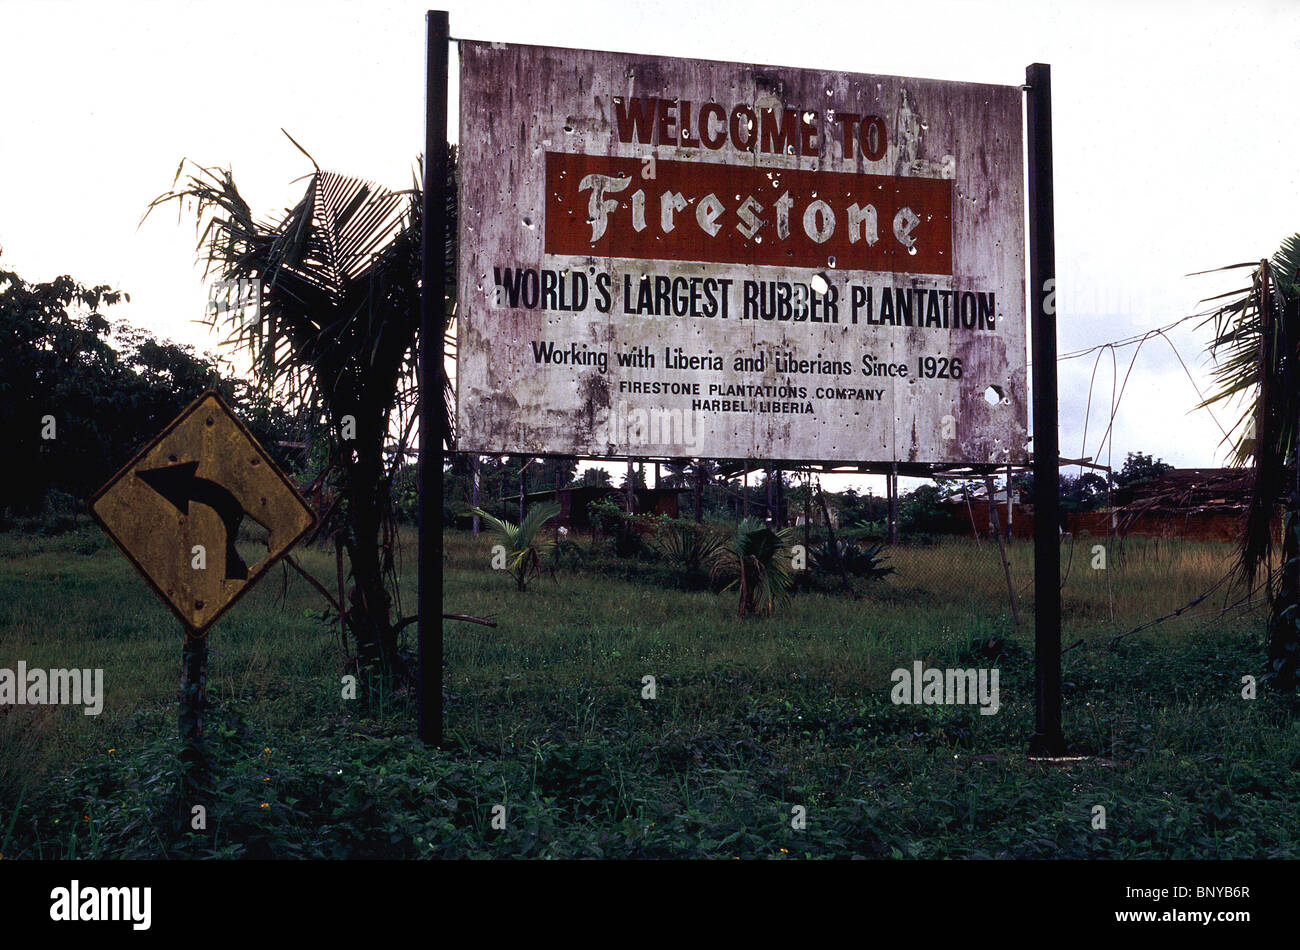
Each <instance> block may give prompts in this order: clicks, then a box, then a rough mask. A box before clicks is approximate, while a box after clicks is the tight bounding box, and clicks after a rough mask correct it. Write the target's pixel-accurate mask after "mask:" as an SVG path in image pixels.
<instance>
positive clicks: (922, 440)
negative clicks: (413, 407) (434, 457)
mask: <svg viewBox="0 0 1300 950" xmlns="http://www.w3.org/2000/svg"><path fill="white" fill-rule="evenodd" d="M460 61H461V82H460V103H461V118H460V123H461V127H460V164H459V180H460V196H459V197H460V234H459V242H460V245H459V248H460V249H459V255H460V256H459V277H458V280H459V297H458V307H459V309H458V314H457V322H458V328H457V334H458V335H457V342H458V359H457V372H456V389H457V397H458V405H457V430H456V448H457V449H460V450H464V451H472V452H482V453H491V454H499V453H506V452H519V453H525V454H538V455H540V454H550V453H554V454H562V455H580V456H613V457H623V456H668V457H704V458H762V459H771V460H790V461H840V462H869V461H884V462H887V461H900V462H968V463H988V462H995V463H1005V462H1008V461H1011V462H1020V461H1023V460H1024V459H1025V457H1026V451H1025V448H1026V445H1025V443H1026V403H1027V398H1026V392H1025V326H1026V321H1025V293H1024V220H1023V218H1024V188H1023V159H1022V142H1021V139H1022V136H1021V91H1020V87H1019V86H992V85H977V84H970V83H953V82H938V81H933V80H922V79H904V78H899V77H894V76H872V75H863V74H854V73H831V72H823V71H819V70H807V69H787V68H783V67H781V68H778V67H766V66H752V65H742V64H736V63H720V62H709V61H701V60H682V59H664V58H658V57H649V56H636V55H629V54H621V53H606V52H595V51H589V50H569V49H552V48H545V47H533V46H516V45H505V44H497V43H492V44H488V43H471V42H461V44H460Z"/></svg>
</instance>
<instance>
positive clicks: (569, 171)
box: [545, 152, 953, 275]
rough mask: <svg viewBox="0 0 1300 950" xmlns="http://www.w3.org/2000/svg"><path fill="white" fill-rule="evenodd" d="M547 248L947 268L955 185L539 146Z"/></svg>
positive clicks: (731, 260) (927, 270)
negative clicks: (546, 149)
mask: <svg viewBox="0 0 1300 950" xmlns="http://www.w3.org/2000/svg"><path fill="white" fill-rule="evenodd" d="M546 193H547V195H548V198H547V206H546V243H545V250H546V253H548V254H565V255H574V256H581V257H617V258H630V259H633V260H668V261H702V262H707V263H725V264H759V265H771V266H786V267H810V268H818V269H822V268H837V269H840V270H864V271H883V272H887V273H909V274H939V275H950V274H952V271H953V263H952V181H950V180H948V179H939V178H899V177H895V176H892V175H859V174H853V173H846V172H823V171H806V170H792V169H782V168H764V167H760V166H757V165H722V164H716V163H705V162H677V161H667V160H663V159H659V160H655V161H653V163H650V162H649V161H648V160H642V159H639V158H614V157H611V156H606V155H574V154H569V153H564V152H548V153H547V154H546Z"/></svg>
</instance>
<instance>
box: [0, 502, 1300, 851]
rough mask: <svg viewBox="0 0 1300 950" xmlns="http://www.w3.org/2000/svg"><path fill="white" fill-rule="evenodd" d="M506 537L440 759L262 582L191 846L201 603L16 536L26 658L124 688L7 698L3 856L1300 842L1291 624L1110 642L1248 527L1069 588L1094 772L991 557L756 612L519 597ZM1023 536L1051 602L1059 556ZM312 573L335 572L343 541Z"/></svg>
mask: <svg viewBox="0 0 1300 950" xmlns="http://www.w3.org/2000/svg"><path fill="white" fill-rule="evenodd" d="M404 540H405V541H406V543H407V544H409V545H413V543H414V537H413V535H412V534H410V533H407V534H406V535H405V538H404ZM492 543H493V540H492V539H491V538H490V537H489V536H487V535H483V536H480V537H477V538H475V537H472V536H471V535H469V534H468V533H467V532H460V531H455V532H448V534H447V535H446V538H445V554H446V561H445V575H444V577H445V585H446V586H445V597H446V601H447V603H448V604H449V605H452V604H454V605H456V609H459V610H464V611H466V612H468V613H471V614H474V615H476V616H486V615H489V614H490V615H493V616H494V617H495V619H496V621H497V622H498V626H497V627H496V628H487V627H480V626H475V625H465V626H458V627H457V629H456V632H455V635H454V636H449V637H448V638H447V670H448V672H447V727H448V735H449V737H450V743H449V747H448V749H446V750H445V751H441V752H438V751H431V750H428V749H425V748H424V747H422V746H421V745H419V744H418V743H417V742H416V741H415V740H414V738H413V737H412V736H413V731H414V726H413V710H412V708H411V698H410V697H409V696H408V695H402V694H398V693H392V694H389V695H388V698H387V703H388V705H387V706H375V707H374V708H373V709H372V710H371V711H370V712H368V713H363V712H362V711H361V710H360V709H358V708H357V707H356V706H355V704H353V703H350V702H348V701H345V700H342V699H341V698H340V693H339V676H340V673H341V672H342V670H343V662H344V651H343V650H342V649H341V648H340V645H339V641H338V633H337V628H336V627H335V626H334V625H327V624H325V623H323V622H322V621H321V619H320V613H319V598H318V596H317V595H316V594H315V592H314V591H312V590H311V589H310V588H309V587H308V586H307V585H306V584H304V583H303V582H301V580H299V579H298V578H296V577H294V576H293V575H286V576H287V577H288V578H289V579H288V582H287V588H282V579H281V575H280V573H279V572H278V571H277V572H276V574H275V575H273V576H271V577H268V578H267V579H265V580H264V582H263V583H262V584H261V585H259V587H258V588H256V589H255V590H253V591H252V592H250V594H249V595H248V596H247V597H246V598H245V599H244V600H242V601H241V602H240V603H239V604H238V605H236V607H235V608H234V609H233V610H232V611H231V612H230V614H228V615H227V617H226V618H225V619H223V620H222V622H221V624H219V625H218V627H217V628H216V629H215V630H214V632H213V635H212V647H213V654H212V659H211V669H210V673H211V680H210V686H209V695H210V697H211V698H212V700H213V702H214V703H215V705H216V707H217V710H218V711H217V712H215V713H214V714H213V716H212V717H211V718H210V720H209V722H210V727H209V740H210V742H211V744H212V750H213V753H214V755H215V756H216V758H217V760H218V770H217V774H218V782H219V785H218V788H217V790H216V793H215V795H214V798H213V800H212V802H211V811H210V821H209V829H210V831H209V832H208V833H207V834H206V835H200V834H198V833H188V834H186V835H184V836H176V835H174V834H173V833H172V832H171V831H170V830H169V828H168V827H167V826H166V822H165V819H167V818H170V815H171V812H170V811H169V810H168V809H169V805H170V802H169V801H168V795H169V793H170V789H171V787H172V786H173V785H174V777H175V776H174V769H175V751H176V745H177V743H176V739H175V734H176V719H175V696H176V686H177V675H178V674H177V657H178V653H179V650H180V642H179V637H178V634H177V631H176V629H175V624H174V622H173V621H172V619H171V617H170V615H169V614H168V613H167V612H166V610H165V609H164V608H163V607H161V606H160V605H159V604H158V603H157V602H156V599H155V598H154V596H153V594H152V593H151V592H150V591H149V590H148V588H147V586H146V585H144V584H143V583H142V582H140V580H139V579H138V578H137V577H135V575H134V573H133V571H132V568H131V567H130V565H129V564H127V563H126V562H125V560H124V559H123V558H121V557H120V555H118V554H117V552H116V551H115V550H113V549H112V547H111V545H108V544H107V543H106V542H105V539H104V538H103V536H102V534H101V533H99V532H98V531H96V530H95V529H89V528H85V527H82V528H80V529H77V530H73V531H70V532H67V533H65V534H62V535H60V536H57V537H46V536H42V535H39V534H33V535H17V534H7V535H0V667H12V666H13V665H14V664H15V662H16V661H17V659H18V658H22V659H25V660H26V661H27V662H28V663H29V664H30V665H58V666H64V665H69V664H70V663H76V664H78V665H83V666H102V667H104V668H105V678H106V686H107V697H106V704H105V711H104V714H103V715H102V716H100V717H98V718H92V717H87V716H84V715H82V713H81V712H80V710H78V709H61V710H53V709H50V708H48V707H15V708H11V709H9V711H8V712H6V713H4V714H3V715H0V854H3V855H4V859H5V860H10V859H15V858H17V859H21V858H29V857H33V858H34V857H45V858H51V857H70V856H76V857H161V856H164V855H170V856H173V857H186V856H189V857H199V856H221V857H266V858H270V857H325V858H345V857H352V858H357V857H393V858H405V857H462V856H463V857H615V858H627V857H633V858H645V857H672V858H681V857H702V856H703V857H717V858H727V859H730V858H733V857H740V858H772V859H785V858H802V857H826V858H832V857H834V858H841V857H848V856H853V855H861V856H866V857H883V858H888V857H903V858H910V857H921V858H942V857H1072V858H1092V857H1116V858H1126V857H1131V858H1214V857H1218V858H1241V857H1252V858H1294V857H1300V816H1297V814H1296V811H1295V809H1294V802H1295V800H1296V798H1297V795H1300V735H1298V734H1297V730H1296V729H1295V727H1294V724H1293V720H1292V719H1290V718H1289V717H1288V716H1287V715H1285V712H1284V711H1283V710H1281V709H1279V708H1278V706H1277V704H1276V703H1275V701H1274V700H1273V698H1272V697H1271V696H1269V695H1268V694H1267V693H1264V694H1261V698H1260V699H1259V700H1258V701H1254V702H1252V701H1247V700H1243V699H1242V698H1241V692H1240V691H1241V676H1242V675H1244V674H1247V673H1257V672H1259V667H1260V662H1259V651H1260V640H1259V631H1260V629H1261V624H1260V618H1261V616H1262V614H1261V612H1260V611H1258V610H1256V611H1254V612H1250V613H1246V614H1237V613H1227V614H1221V613H1220V612H1219V608H1220V607H1221V606H1222V605H1221V604H1218V603H1213V604H1212V603H1210V602H1206V603H1204V604H1202V605H1201V606H1200V607H1199V608H1197V609H1196V610H1194V611H1191V612H1188V613H1186V614H1184V615H1183V616H1181V617H1180V618H1178V619H1177V620H1173V621H1170V622H1169V623H1167V624H1163V625H1160V626H1157V627H1155V628H1152V629H1150V630H1147V631H1144V632H1142V633H1140V634H1137V635H1134V636H1131V637H1127V638H1124V639H1121V640H1120V641H1119V642H1118V643H1117V644H1115V646H1114V647H1113V648H1112V647H1111V646H1110V641H1111V638H1112V637H1113V636H1114V635H1115V634H1117V633H1122V632H1124V631H1126V630H1128V629H1130V627H1131V626H1135V625H1136V624H1138V623H1140V622H1142V621H1145V620H1149V619H1152V617H1153V616H1158V615H1160V614H1163V613H1168V612H1170V611H1172V610H1173V609H1175V608H1177V607H1179V606H1182V605H1183V604H1185V603H1186V602H1187V601H1189V600H1191V599H1192V597H1194V596H1196V595H1197V594H1199V593H1200V592H1202V591H1203V590H1204V589H1205V588H1206V587H1208V586H1209V585H1210V584H1212V583H1213V582H1214V580H1216V579H1217V578H1218V576H1219V574H1220V573H1221V570H1222V565H1223V562H1224V560H1225V558H1226V557H1228V556H1229V555H1230V553H1231V552H1230V549H1229V548H1228V546H1227V545H1222V544H1208V543H1207V544H1192V543H1183V542H1173V543H1170V542H1160V543H1156V542H1144V541H1136V540H1129V541H1127V542H1125V543H1124V545H1123V546H1122V547H1121V548H1120V549H1119V550H1116V551H1114V552H1113V553H1112V558H1111V561H1110V563H1111V566H1112V571H1113V576H1112V584H1111V587H1112V593H1113V596H1114V603H1115V612H1116V617H1117V621H1116V622H1114V623H1112V622H1111V621H1110V620H1109V605H1108V600H1107V588H1106V581H1105V578H1104V577H1102V576H1101V574H1102V572H1099V571H1090V570H1084V571H1080V570H1077V564H1076V570H1074V571H1073V572H1067V573H1066V576H1067V583H1066V589H1065V592H1064V614H1065V616H1064V636H1065V639H1066V642H1067V643H1074V642H1075V641H1076V640H1082V641H1083V642H1082V644H1081V645H1080V646H1078V647H1077V648H1074V649H1071V650H1069V651H1067V653H1066V654H1065V690H1066V693H1065V706H1064V710H1065V731H1066V735H1067V736H1068V737H1069V738H1070V739H1071V740H1072V741H1074V742H1075V743H1077V744H1078V746H1079V748H1080V751H1082V752H1084V753H1087V754H1088V755H1090V756H1091V757H1090V758H1089V759H1086V760H1084V761H1079V762H1072V763H1068V764H1065V765H1063V766H1059V767H1048V766H1042V765H1034V764H1030V763H1028V762H1027V761H1026V760H1025V757H1024V752H1025V741H1026V737H1027V736H1028V735H1029V733H1030V732H1031V731H1032V727H1033V695H1032V652H1033V651H1032V643H1031V642H1030V639H1031V635H1030V634H1025V635H1023V636H1021V637H1017V636H1016V634H1015V633H1014V628H1013V625H1012V622H1011V618H1010V616H1009V613H1008V610H1007V606H1006V594H1005V586H1004V581H1003V578H1002V574H1001V565H1000V564H999V563H998V560H997V557H996V555H995V553H994V550H995V549H994V548H993V547H992V546H990V545H987V544H985V545H983V546H980V545H977V544H976V543H974V542H973V541H971V540H969V539H951V540H948V541H944V542H942V543H939V544H936V545H933V546H911V545H900V546H898V547H895V548H893V549H892V550H891V551H890V561H891V563H892V564H896V565H897V567H898V572H897V573H896V574H892V575H889V576H887V577H885V578H883V579H881V580H880V581H878V582H876V583H873V584H872V585H871V586H870V587H869V588H866V590H865V596H864V597H863V599H861V600H856V601H855V600H851V599H849V598H846V597H844V596H842V595H838V594H835V595H828V594H820V593H811V594H807V595H800V596H798V597H795V598H793V599H792V600H791V601H790V602H789V603H788V604H787V606H786V609H785V610H783V611H781V612H779V613H777V614H776V615H775V616H773V617H771V618H766V617H749V618H746V619H744V620H742V619H741V618H739V617H738V616H737V612H736V607H735V601H733V600H732V599H731V597H730V596H728V597H726V598H720V597H718V596H716V595H714V594H712V593H709V592H700V591H687V590H680V589H677V588H676V586H675V585H673V584H672V583H671V582H669V583H668V584H666V585H661V583H660V581H661V580H664V579H668V578H670V577H671V575H669V574H665V575H664V577H662V578H661V577H659V576H657V575H656V576H655V577H653V578H652V579H643V578H641V577H640V576H639V575H637V574H635V573H634V572H629V574H628V575H626V576H625V577H613V576H610V575H609V574H608V573H606V569H607V568H608V567H609V566H610V565H612V564H615V563H617V562H618V559H617V558H615V557H614V556H613V555H612V553H608V552H606V553H602V552H601V550H591V549H590V545H589V543H587V542H584V544H585V545H586V546H587V548H588V560H587V561H582V562H580V561H575V562H574V564H573V566H572V567H569V568H562V569H561V570H559V571H558V572H557V576H556V578H555V579H554V580H551V579H550V578H548V577H542V578H541V579H539V580H537V581H536V582H535V583H534V584H532V585H530V588H529V591H528V595H527V596H526V597H515V596H503V591H508V590H509V589H510V586H511V582H510V580H509V579H508V578H506V577H504V576H503V575H502V574H500V573H497V572H492V571H491V570H490V567H489V564H490V560H491V545H492ZM606 546H607V542H601V543H600V544H599V545H598V548H600V549H603V548H605V547H606ZM1066 547H1067V551H1066V552H1065V554H1064V555H1063V557H1064V558H1066V559H1068V557H1069V552H1068V544H1067V545H1066ZM1009 554H1010V557H1011V561H1012V566H1013V576H1014V577H1015V579H1016V583H1017V586H1018V587H1021V588H1022V589H1023V588H1024V587H1025V586H1027V585H1028V584H1029V581H1030V576H1031V575H1030V563H1031V549H1030V547H1029V546H1028V545H1026V544H1020V543H1013V544H1012V545H1011V546H1010V548H1009ZM299 557H300V559H301V561H302V563H303V564H304V566H306V567H308V568H309V569H312V570H315V571H317V572H318V573H322V574H327V573H328V572H329V571H330V570H331V569H332V567H333V552H332V551H330V550H320V549H316V548H307V549H305V550H300V551H299ZM1077 558H1078V555H1076V560H1077ZM401 563H402V565H403V570H404V571H406V572H408V575H407V577H406V580H407V581H408V582H410V581H412V580H413V574H414V570H415V558H414V557H413V556H409V555H408V556H407V557H406V558H404V559H403V560H402V561H401ZM624 563H627V562H624ZM282 592H283V602H281V594H282ZM55 600H58V602H59V603H60V604H62V605H63V606H62V608H61V610H60V611H59V612H57V613H52V612H51V611H50V610H49V609H48V605H49V603H51V602H53V601H55ZM1024 619H1025V622H1026V624H1027V625H1029V624H1028V618H1024ZM1029 626H1030V627H1031V625H1029ZM990 644H992V646H990ZM913 659H921V660H922V661H923V662H925V663H926V664H927V665H939V666H946V665H958V666H970V665H977V666H985V665H993V664H996V665H997V666H998V667H999V668H1000V669H1001V691H1002V696H1001V701H1002V706H1001V709H1000V710H999V712H998V714H997V715H994V716H981V715H979V714H978V712H977V711H976V710H975V709H973V708H969V707H963V708H952V707H934V706H931V707H909V706H895V705H893V704H891V703H890V702H889V699H888V696H889V690H890V680H889V676H890V672H891V670H893V669H894V668H896V667H899V666H903V665H907V664H910V663H911V662H912V660H913ZM647 674H653V675H655V676H656V679H657V684H658V698H657V699H655V700H653V701H651V700H643V699H641V688H642V685H641V684H642V681H641V677H643V676H645V675H647ZM20 799H21V802H20ZM494 804H505V805H506V808H507V817H508V821H507V827H506V829H505V830H495V829H493V828H492V827H491V811H490V809H491V806H492V805H494ZM1094 804H1103V805H1105V806H1106V807H1107V811H1108V816H1109V819H1108V828H1107V830H1106V831H1104V832H1103V831H1095V830H1093V829H1092V827H1091V821H1090V819H1091V807H1092V806H1093V805H1094ZM794 805H803V806H805V807H806V808H807V809H808V824H807V828H806V829H805V830H803V831H795V830H794V829H792V828H791V826H790V816H791V808H792V807H793V806H794ZM263 806H265V807H263Z"/></svg>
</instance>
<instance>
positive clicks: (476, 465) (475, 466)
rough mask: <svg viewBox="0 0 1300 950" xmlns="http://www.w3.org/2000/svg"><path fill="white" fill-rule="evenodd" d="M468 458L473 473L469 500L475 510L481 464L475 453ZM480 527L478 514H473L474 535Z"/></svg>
mask: <svg viewBox="0 0 1300 950" xmlns="http://www.w3.org/2000/svg"><path fill="white" fill-rule="evenodd" d="M470 459H471V461H470V470H471V471H472V472H473V473H474V484H473V486H472V487H471V488H470V501H471V503H472V504H473V506H474V508H475V509H476V510H477V508H478V506H479V501H478V495H479V488H480V486H481V483H482V465H481V462H480V460H479V457H478V456H477V455H473V456H471V457H470ZM481 527H482V525H481V523H480V521H479V516H478V515H475V516H474V534H475V535H477V534H478V533H479V529H480V528H481Z"/></svg>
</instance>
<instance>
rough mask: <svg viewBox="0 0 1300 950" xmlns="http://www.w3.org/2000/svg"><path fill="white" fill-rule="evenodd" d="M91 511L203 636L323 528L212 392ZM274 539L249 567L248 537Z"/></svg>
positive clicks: (130, 466)
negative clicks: (258, 531)
mask: <svg viewBox="0 0 1300 950" xmlns="http://www.w3.org/2000/svg"><path fill="white" fill-rule="evenodd" d="M90 510H91V513H92V514H93V515H94V516H95V518H96V520H98V521H99V523H100V524H101V525H102V526H103V528H104V530H105V531H106V532H107V533H108V535H109V537H111V538H112V539H113V542H114V543H115V544H116V545H117V546H118V547H119V548H120V549H121V551H122V553H123V554H125V555H126V556H127V558H128V559H129V560H130V561H131V563H132V564H134V565H135V566H136V569H137V570H139V571H140V573H141V574H142V575H144V578H145V580H147V581H148V582H149V585H150V586H151V587H152V588H153V589H154V591H155V592H156V593H157V594H158V596H159V597H161V598H162V599H163V601H164V602H165V603H166V604H167V606H168V607H169V608H171V611H172V613H174V614H175V615H176V617H177V618H178V619H179V620H180V621H181V623H183V624H184V625H185V626H186V628H187V629H189V630H190V631H191V632H193V633H195V634H200V633H203V632H205V631H206V630H207V629H208V628H209V627H211V626H212V624H213V623H215V622H216V620H217V618H218V617H219V616H221V614H223V613H224V612H225V611H226V610H227V609H228V608H229V607H230V606H231V605H232V604H234V602H235V601H236V600H237V599H238V598H239V597H240V596H242V595H243V594H244V592H245V591H247V590H248V589H249V588H250V587H252V585H253V584H254V583H255V582H256V581H257V580H258V578H260V577H261V576H262V575H263V574H264V573H265V572H266V571H267V570H268V569H269V568H270V567H271V565H273V564H274V563H275V562H276V561H278V560H279V559H280V558H282V557H283V556H284V555H285V554H287V553H288V552H289V549H290V548H292V547H293V546H294V545H295V544H297V543H298V541H299V540H301V539H302V537H303V536H304V535H306V534H307V532H308V531H309V530H310V529H311V527H312V525H313V524H314V523H315V515H314V514H313V513H312V509H311V507H310V506H309V505H308V504H307V502H306V501H305V500H303V498H302V496H301V495H299V494H298V491H297V490H296V489H295V488H294V487H293V484H292V483H291V482H290V481H289V480H288V478H286V477H285V475H284V474H283V473H282V472H281V471H280V470H279V468H278V467H277V466H276V464H275V462H274V461H273V460H272V459H271V457H270V456H268V455H267V454H266V452H265V451H264V450H263V449H262V447H261V446H260V445H258V444H257V441H256V440H255V439H254V438H253V436H252V434H251V433H250V432H249V431H248V430H247V429H246V428H244V426H243V425H242V424H241V423H240V422H239V420H238V419H236V418H235V416H234V415H233V414H232V413H231V411H230V408H229V407H228V406H227V405H226V403H225V402H224V401H223V400H222V398H221V396H220V395H218V394H217V393H216V392H213V391H209V392H205V393H204V394H203V395H201V396H200V397H199V398H198V399H197V400H195V401H194V402H193V403H191V404H190V406H189V407H188V408H187V409H186V410H185V411H184V412H182V413H181V414H180V415H179V416H177V417H176V419H175V420H173V421H172V423H171V424H170V425H168V426H167V428H166V429H164V430H163V431H162V432H161V433H159V435H158V436H157V437H156V438H155V439H154V440H153V441H152V442H150V443H149V444H148V445H146V446H145V447H144V448H143V449H141V450H140V452H139V453H138V454H137V455H136V456H135V458H133V459H132V460H131V461H130V462H128V463H127V464H126V466H125V467H124V468H123V469H122V470H121V471H120V472H118V473H117V474H116V475H114V476H113V478H112V479H110V480H109V482H108V484H107V485H105V486H104V487H103V488H101V489H100V490H99V491H98V492H97V493H96V494H95V496H94V497H93V498H91V500H90ZM248 522H256V523H258V524H260V525H262V527H264V528H266V530H267V539H266V547H267V550H266V553H265V555H264V556H261V557H260V558H257V559H255V560H251V562H250V561H246V560H245V558H244V555H243V553H241V552H240V551H239V549H238V546H237V542H238V536H239V530H240V528H241V527H242V526H243V525H245V524H246V523H248Z"/></svg>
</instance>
